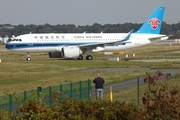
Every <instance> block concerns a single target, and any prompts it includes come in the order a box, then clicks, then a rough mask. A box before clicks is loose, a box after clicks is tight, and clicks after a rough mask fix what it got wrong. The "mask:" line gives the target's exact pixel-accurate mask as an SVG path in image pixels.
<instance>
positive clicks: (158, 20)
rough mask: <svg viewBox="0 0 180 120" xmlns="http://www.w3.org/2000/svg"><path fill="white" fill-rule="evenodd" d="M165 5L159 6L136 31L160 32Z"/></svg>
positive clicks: (146, 32)
mask: <svg viewBox="0 0 180 120" xmlns="http://www.w3.org/2000/svg"><path fill="white" fill-rule="evenodd" d="M164 11H165V7H164V6H159V7H157V8H156V9H155V10H154V12H153V13H152V14H151V15H150V17H149V18H148V19H147V20H146V22H145V23H144V24H143V25H142V26H141V28H140V29H139V30H138V31H137V32H136V33H145V34H159V33H160V30H161V26H162V22H163V16H164Z"/></svg>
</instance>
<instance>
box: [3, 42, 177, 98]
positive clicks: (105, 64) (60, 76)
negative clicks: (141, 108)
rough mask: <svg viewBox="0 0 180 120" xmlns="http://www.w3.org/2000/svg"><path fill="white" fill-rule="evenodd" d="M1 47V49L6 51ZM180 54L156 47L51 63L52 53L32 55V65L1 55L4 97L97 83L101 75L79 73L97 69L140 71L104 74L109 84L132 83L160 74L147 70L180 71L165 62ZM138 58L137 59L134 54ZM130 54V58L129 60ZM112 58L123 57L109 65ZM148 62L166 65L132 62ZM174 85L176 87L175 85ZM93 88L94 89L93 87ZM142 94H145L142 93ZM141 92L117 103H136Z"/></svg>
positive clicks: (131, 91)
mask: <svg viewBox="0 0 180 120" xmlns="http://www.w3.org/2000/svg"><path fill="white" fill-rule="evenodd" d="M3 47H4V46H3V45H0V48H3ZM178 50H180V44H173V45H172V46H170V45H169V44H163V45H160V44H153V45H148V46H144V47H141V48H136V49H132V50H126V51H123V54H114V55H104V53H93V54H92V56H93V58H94V59H93V60H92V61H87V60H82V61H79V60H62V59H51V58H49V57H48V53H32V54H31V58H32V60H31V61H26V57H27V54H26V53H20V52H12V51H0V59H1V63H0V95H5V92H10V93H12V92H15V93H18V92H23V91H24V90H26V91H29V90H32V89H36V88H37V87H39V86H41V87H43V88H45V87H48V86H56V85H59V84H64V83H69V82H76V81H79V80H87V79H90V80H92V79H94V77H96V74H97V73H99V72H100V71H98V70H97V71H92V72H79V71H78V70H83V69H84V70H85V69H95V68H114V67H116V68H119V67H121V68H137V70H134V71H131V72H130V71H124V72H122V71H113V72H111V71H103V72H100V74H101V75H102V77H103V78H104V79H105V80H106V84H110V83H115V82H120V81H123V80H128V79H130V78H136V77H139V76H146V73H145V72H149V73H154V72H155V71H156V70H154V69H152V70H149V71H142V70H138V68H143V67H156V68H165V69H168V68H173V69H177V68H180V62H179V61H166V60H165V59H177V58H180V54H177V53H171V52H173V51H178ZM133 53H135V54H136V57H135V58H133V57H132V54H133ZM126 54H128V55H129V58H128V59H125V55H126ZM110 57H120V59H121V60H120V61H109V60H108V58H110ZM139 59H140V60H142V59H143V60H145V59H162V60H165V61H162V62H151V63H150V62H140V61H139V62H135V61H131V60H139ZM179 78H180V76H177V77H174V78H173V77H172V78H171V79H172V80H170V81H172V82H175V81H176V82H178V80H179ZM172 84H173V83H172ZM92 87H94V85H93V84H92ZM141 87H142V88H141V89H143V90H142V91H145V90H146V86H141ZM142 91H141V92H142ZM136 93H137V88H136V87H132V88H127V89H123V90H119V91H115V92H114V93H113V95H114V99H120V100H124V99H125V100H129V99H130V100H131V101H136V100H137V99H136V97H135V96H136V95H137V94H136ZM105 99H109V97H108V94H105Z"/></svg>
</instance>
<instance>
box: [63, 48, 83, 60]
mask: <svg viewBox="0 0 180 120" xmlns="http://www.w3.org/2000/svg"><path fill="white" fill-rule="evenodd" d="M61 52H62V56H63V57H64V58H78V57H79V55H81V54H82V51H81V49H79V47H65V48H62V50H61Z"/></svg>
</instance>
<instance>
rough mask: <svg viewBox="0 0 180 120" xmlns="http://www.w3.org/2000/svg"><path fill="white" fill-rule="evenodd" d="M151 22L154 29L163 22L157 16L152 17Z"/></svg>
mask: <svg viewBox="0 0 180 120" xmlns="http://www.w3.org/2000/svg"><path fill="white" fill-rule="evenodd" d="M148 23H149V24H151V28H152V29H153V30H156V29H157V28H158V24H160V23H161V21H160V20H159V19H157V18H152V19H151V20H149V21H148Z"/></svg>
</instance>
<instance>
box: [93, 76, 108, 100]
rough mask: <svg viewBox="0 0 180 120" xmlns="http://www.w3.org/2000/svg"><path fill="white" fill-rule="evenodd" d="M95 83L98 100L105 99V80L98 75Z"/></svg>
mask: <svg viewBox="0 0 180 120" xmlns="http://www.w3.org/2000/svg"><path fill="white" fill-rule="evenodd" d="M93 83H95V92H96V100H99V99H102V98H103V88H104V86H103V84H104V83H105V80H104V79H103V78H102V77H101V76H100V74H97V77H96V78H95V79H94V80H93Z"/></svg>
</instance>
